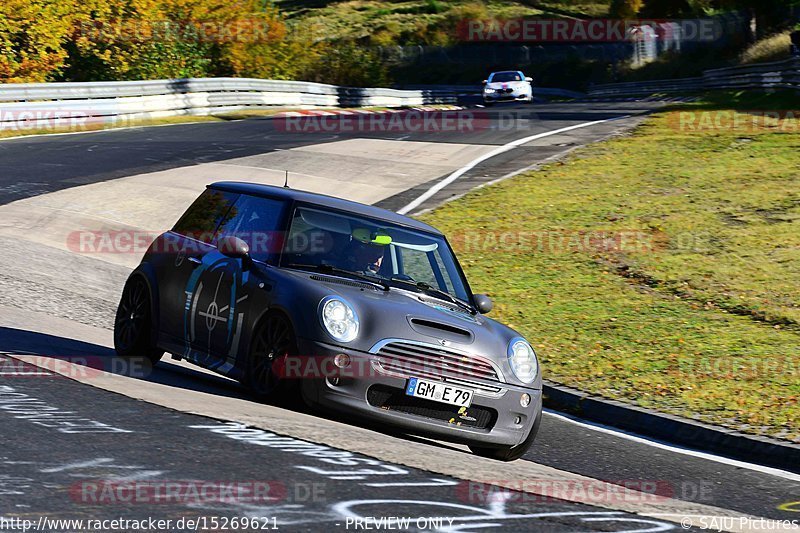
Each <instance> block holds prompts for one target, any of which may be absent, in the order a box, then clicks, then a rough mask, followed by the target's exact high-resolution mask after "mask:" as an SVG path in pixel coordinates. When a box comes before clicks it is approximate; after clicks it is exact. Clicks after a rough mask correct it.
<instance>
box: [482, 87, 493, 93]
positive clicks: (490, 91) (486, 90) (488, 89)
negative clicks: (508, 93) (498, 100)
mask: <svg viewBox="0 0 800 533" xmlns="http://www.w3.org/2000/svg"><path fill="white" fill-rule="evenodd" d="M483 92H485V93H486V94H492V93H493V92H495V90H494V89H492V88H491V87H486V88H485V89H484V90H483Z"/></svg>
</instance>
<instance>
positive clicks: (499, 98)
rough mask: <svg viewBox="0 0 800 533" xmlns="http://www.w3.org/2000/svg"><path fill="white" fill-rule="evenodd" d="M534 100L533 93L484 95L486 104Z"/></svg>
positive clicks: (514, 92)
mask: <svg viewBox="0 0 800 533" xmlns="http://www.w3.org/2000/svg"><path fill="white" fill-rule="evenodd" d="M532 99H533V93H530V94H529V93H520V92H516V91H512V92H510V93H500V92H495V93H483V101H484V102H517V101H525V102H527V101H530V100H532Z"/></svg>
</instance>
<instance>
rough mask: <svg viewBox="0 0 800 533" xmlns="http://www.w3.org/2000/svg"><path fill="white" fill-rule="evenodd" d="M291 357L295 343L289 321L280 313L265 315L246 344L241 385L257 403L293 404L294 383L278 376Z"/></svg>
mask: <svg viewBox="0 0 800 533" xmlns="http://www.w3.org/2000/svg"><path fill="white" fill-rule="evenodd" d="M294 355H297V339H296V337H295V335H294V329H293V328H292V325H291V323H290V322H289V319H287V318H286V317H285V316H284V315H282V314H280V313H270V314H268V315H267V316H266V317H264V319H263V320H262V321H261V323H260V324H259V325H258V327H257V328H256V331H255V334H254V335H253V340H252V341H251V343H250V353H249V354H248V356H247V370H246V374H245V379H244V384H245V385H246V386H247V388H248V389H250V391H251V392H252V393H253V394H254V395H255V396H256V398H258V399H259V400H260V401H268V402H274V401H275V400H279V399H280V400H285V401H288V402H290V403H294V402H295V401H296V400H297V398H296V396H298V394H297V391H298V389H299V387H297V383H293V382H290V381H289V380H287V379H281V376H280V375H279V374H280V370H279V369H280V368H281V367H282V366H283V364H284V363H285V360H286V358H287V357H289V356H294Z"/></svg>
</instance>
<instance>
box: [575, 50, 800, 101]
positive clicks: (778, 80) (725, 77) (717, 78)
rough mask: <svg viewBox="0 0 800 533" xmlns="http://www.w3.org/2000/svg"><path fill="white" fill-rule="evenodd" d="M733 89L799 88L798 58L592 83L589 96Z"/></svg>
mask: <svg viewBox="0 0 800 533" xmlns="http://www.w3.org/2000/svg"><path fill="white" fill-rule="evenodd" d="M718 89H723V90H726V89H727V90H735V89H753V90H766V89H794V90H800V58H791V59H785V60H783V61H775V62H771V63H754V64H752V65H741V66H736V67H728V68H718V69H712V70H706V71H705V72H703V75H702V76H699V77H696V78H681V79H675V80H653V81H642V82H628V83H607V84H603V85H594V86H592V87H591V88H590V89H589V96H590V97H600V96H641V95H649V94H654V93H674V92H691V91H706V90H718Z"/></svg>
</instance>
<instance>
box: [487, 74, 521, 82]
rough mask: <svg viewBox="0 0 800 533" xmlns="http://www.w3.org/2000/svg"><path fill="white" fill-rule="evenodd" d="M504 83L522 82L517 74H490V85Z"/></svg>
mask: <svg viewBox="0 0 800 533" xmlns="http://www.w3.org/2000/svg"><path fill="white" fill-rule="evenodd" d="M506 81H522V76H520V75H519V72H495V73H494V74H492V79H491V83H497V82H506Z"/></svg>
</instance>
